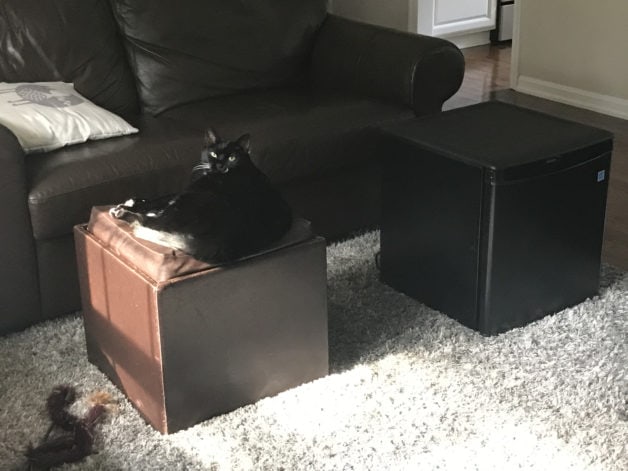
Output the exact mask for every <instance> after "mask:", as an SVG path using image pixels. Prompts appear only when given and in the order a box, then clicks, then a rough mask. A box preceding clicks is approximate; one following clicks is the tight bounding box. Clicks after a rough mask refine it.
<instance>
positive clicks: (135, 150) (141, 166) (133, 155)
mask: <svg viewBox="0 0 628 471" xmlns="http://www.w3.org/2000/svg"><path fill="white" fill-rule="evenodd" d="M131 122H132V123H133V124H134V125H135V126H136V127H137V128H138V129H139V133H138V134H134V135H131V136H125V137H117V138H113V139H108V140H105V141H90V142H87V143H85V144H79V145H76V146H72V147H66V148H63V149H59V150H56V151H52V152H49V153H46V154H31V155H27V156H26V157H25V158H26V170H27V178H28V180H29V196H28V205H29V209H30V214H31V222H32V226H33V234H34V236H35V238H36V239H38V240H43V239H48V238H52V237H57V236H61V235H67V234H70V233H71V231H72V227H73V226H74V225H76V224H79V223H83V222H85V221H87V220H88V219H89V215H90V210H91V208H92V206H95V205H105V204H113V203H120V202H122V201H124V200H126V199H127V198H129V197H131V196H134V195H141V196H143V197H156V196H158V195H164V194H168V193H173V192H176V191H179V190H180V188H181V187H182V186H183V185H184V184H185V182H186V181H187V178H188V176H189V172H190V169H191V167H192V166H193V165H194V164H195V163H196V162H197V161H198V159H199V156H200V149H201V146H202V134H200V133H198V132H197V131H194V130H190V129H188V128H186V126H184V125H182V124H180V123H175V122H172V121H170V120H166V119H154V118H141V119H139V120H131Z"/></svg>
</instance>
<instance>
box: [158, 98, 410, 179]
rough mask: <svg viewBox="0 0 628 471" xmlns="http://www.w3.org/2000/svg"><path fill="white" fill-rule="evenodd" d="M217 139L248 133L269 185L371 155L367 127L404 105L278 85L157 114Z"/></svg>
mask: <svg viewBox="0 0 628 471" xmlns="http://www.w3.org/2000/svg"><path fill="white" fill-rule="evenodd" d="M163 116H164V117H168V118H171V119H173V120H178V121H181V122H183V123H185V124H186V125H189V126H190V127H194V126H196V127H197V128H198V129H199V131H202V130H203V129H204V128H205V127H206V126H211V127H213V128H214V129H215V130H216V131H217V132H218V135H219V136H221V137H222V138H223V139H235V138H237V137H239V136H240V135H242V134H244V133H250V134H251V145H252V149H253V150H252V153H253V161H254V162H255V164H256V165H257V166H258V167H259V168H260V169H261V170H262V171H263V172H264V173H265V174H266V175H268V177H269V178H270V180H271V181H272V182H273V183H276V184H282V183H284V182H287V181H293V180H295V179H299V178H302V177H306V176H307V177H316V176H322V175H324V174H326V173H328V172H330V171H333V170H334V169H338V168H342V167H348V166H351V165H354V164H356V163H359V164H360V165H362V164H364V163H365V161H366V160H368V159H370V158H373V157H374V156H373V147H374V146H373V133H372V132H371V128H372V127H373V126H377V125H380V124H383V123H386V122H390V121H394V120H398V119H404V118H409V117H411V116H414V115H413V113H412V111H411V110H410V109H409V108H405V107H401V106H398V105H394V104H389V103H385V102H378V101H373V100H369V99H367V98H364V97H357V96H351V95H346V94H337V93H333V92H312V91H309V90H303V89H283V90H270V91H261V92H256V93H248V94H240V95H231V96H223V97H215V98H212V99H208V100H205V101H202V102H199V103H194V104H190V105H185V106H181V107H178V108H175V109H173V110H171V111H168V112H166V113H164V114H163Z"/></svg>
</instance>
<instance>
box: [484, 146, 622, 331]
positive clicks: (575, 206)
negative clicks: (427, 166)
mask: <svg viewBox="0 0 628 471" xmlns="http://www.w3.org/2000/svg"><path fill="white" fill-rule="evenodd" d="M610 155H611V154H610V152H606V153H604V154H602V155H600V156H599V157H597V158H594V159H590V160H588V161H585V162H582V163H580V164H578V165H576V166H573V167H570V168H565V169H561V170H559V171H556V172H552V173H547V174H544V175H536V176H533V177H530V178H526V179H521V180H516V181H510V182H503V183H495V182H492V183H490V187H491V191H490V195H489V198H488V199H487V202H486V204H485V208H486V210H485V215H486V218H485V219H484V221H483V225H484V234H485V237H484V241H483V245H484V250H485V251H486V257H484V260H485V261H486V266H485V267H483V274H482V276H481V280H482V281H481V285H482V286H481V288H480V290H481V291H480V293H481V299H480V308H479V313H480V319H479V321H480V325H482V326H483V328H482V329H481V330H483V331H484V332H485V333H497V332H502V331H505V330H507V329H509V328H512V327H517V326H521V325H524V324H526V323H527V322H529V321H531V320H534V319H538V318H540V317H542V316H544V315H546V314H549V313H552V312H556V311H558V310H561V309H563V308H565V307H567V306H571V305H574V304H576V303H578V302H580V301H582V300H584V299H586V298H587V297H590V296H594V295H595V294H596V293H597V292H598V288H599V272H600V254H601V248H602V236H603V230H604V215H605V210H606V193H607V188H608V177H609V168H610Z"/></svg>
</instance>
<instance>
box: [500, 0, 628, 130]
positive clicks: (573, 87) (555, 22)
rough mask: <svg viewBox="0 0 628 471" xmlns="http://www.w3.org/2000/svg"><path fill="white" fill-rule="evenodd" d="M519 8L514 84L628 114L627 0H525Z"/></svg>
mask: <svg viewBox="0 0 628 471" xmlns="http://www.w3.org/2000/svg"><path fill="white" fill-rule="evenodd" d="M518 8H519V11H518V13H519V15H518V22H519V24H518V32H517V26H516V27H515V34H516V35H517V37H515V51H514V52H513V76H512V86H513V88H515V89H516V90H518V91H521V92H525V93H530V94H533V95H537V96H542V97H544V98H549V99H553V100H556V101H561V102H564V103H569V104H573V105H576V106H580V107H583V108H588V109H592V110H595V111H600V112H603V113H607V114H611V115H614V116H619V117H624V118H628V1H625V0H595V1H592V0H551V1H548V0H524V1H521V2H519V5H518Z"/></svg>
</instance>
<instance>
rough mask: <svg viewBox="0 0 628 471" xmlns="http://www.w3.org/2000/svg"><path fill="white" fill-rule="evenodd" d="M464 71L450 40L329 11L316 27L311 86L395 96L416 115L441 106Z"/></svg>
mask: <svg viewBox="0 0 628 471" xmlns="http://www.w3.org/2000/svg"><path fill="white" fill-rule="evenodd" d="M463 76H464V57H463V55H462V53H461V52H460V49H458V48H457V47H456V46H455V45H454V44H452V43H451V42H449V41H446V40H444V39H440V38H434V37H430V36H423V35H419V34H411V33H406V32H402V31H396V30H392V29H388V28H383V27H380V26H374V25H369V24H364V23H359V22H356V21H352V20H348V19H346V18H341V17H339V16H335V15H331V14H330V15H328V16H327V19H326V20H325V22H324V23H323V25H322V26H321V29H320V30H319V34H318V36H317V39H316V42H315V45H314V50H313V53H312V62H311V70H310V80H311V84H312V86H313V87H314V88H324V89H335V90H344V91H350V92H354V93H359V94H364V95H367V96H370V97H373V98H380V99H385V100H391V101H395V102H397V103H400V104H404V105H407V106H410V107H412V108H413V109H414V112H415V114H416V115H417V116H419V115H424V114H428V113H434V112H437V111H440V110H441V108H442V105H443V103H444V102H445V100H447V99H448V98H449V97H451V96H452V95H453V94H454V93H456V91H457V90H458V89H459V88H460V84H461V83H462V78H463Z"/></svg>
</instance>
